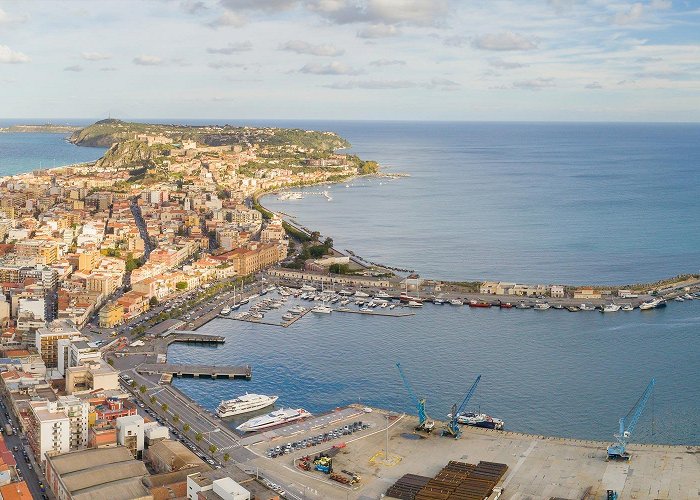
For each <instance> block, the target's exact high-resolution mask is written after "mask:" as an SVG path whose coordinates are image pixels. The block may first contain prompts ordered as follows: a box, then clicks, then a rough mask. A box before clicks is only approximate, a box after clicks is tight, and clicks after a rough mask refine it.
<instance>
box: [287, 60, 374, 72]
mask: <svg viewBox="0 0 700 500" xmlns="http://www.w3.org/2000/svg"><path fill="white" fill-rule="evenodd" d="M299 72H300V73H309V74H312V75H357V74H359V73H361V71H359V70H357V69H355V68H351V67H349V66H345V65H344V64H342V63H339V62H337V61H333V62H331V63H328V64H319V63H313V62H312V63H309V64H306V65H304V66H303V67H302V68H301V69H300V70H299Z"/></svg>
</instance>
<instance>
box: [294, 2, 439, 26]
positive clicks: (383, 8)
mask: <svg viewBox="0 0 700 500" xmlns="http://www.w3.org/2000/svg"><path fill="white" fill-rule="evenodd" d="M306 6H307V8H308V9H310V10H311V11H313V12H316V13H317V14H318V15H320V16H322V17H324V18H326V19H328V20H329V21H331V22H334V23H337V24H348V23H373V24H391V25H413V26H428V25H434V24H436V23H437V21H438V20H439V19H442V18H443V17H444V16H445V15H446V14H447V13H448V12H449V9H448V0H309V1H308V2H307V3H306Z"/></svg>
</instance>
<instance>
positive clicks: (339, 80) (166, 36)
mask: <svg viewBox="0 0 700 500" xmlns="http://www.w3.org/2000/svg"><path fill="white" fill-rule="evenodd" d="M107 116H111V117H117V118H123V119H129V118H132V119H148V118H159V119H167V118H173V119H186V118H190V119H207V118H216V119H227V118H236V119H240V118H250V119H252V118H263V119H265V118H266V119H330V120H333V119H348V120H474V121H481V120H497V121H509V120H512V121H667V122H684V121H691V122H697V121H699V120H700V0H644V1H637V2H635V1H629V0H619V1H618V0H478V1H476V0H142V1H132V0H113V1H112V0H99V1H94V0H74V1H68V0H66V1H62V0H41V1H40V0H0V118H103V117H107Z"/></svg>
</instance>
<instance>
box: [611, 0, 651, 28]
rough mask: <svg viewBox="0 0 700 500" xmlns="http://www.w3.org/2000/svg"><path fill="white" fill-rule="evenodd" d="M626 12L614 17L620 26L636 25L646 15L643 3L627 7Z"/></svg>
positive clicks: (623, 11)
mask: <svg viewBox="0 0 700 500" xmlns="http://www.w3.org/2000/svg"><path fill="white" fill-rule="evenodd" d="M626 7H627V8H626V9H625V10H621V11H620V12H618V13H617V14H615V16H614V17H613V22H614V23H615V24H619V25H626V24H634V23H636V22H637V21H639V20H640V19H641V18H642V16H643V15H644V5H642V3H641V2H637V3H633V4H632V5H627V6H626Z"/></svg>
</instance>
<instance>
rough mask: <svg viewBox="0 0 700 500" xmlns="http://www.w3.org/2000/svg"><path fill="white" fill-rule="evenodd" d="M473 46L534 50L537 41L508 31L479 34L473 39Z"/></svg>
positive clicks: (485, 48)
mask: <svg viewBox="0 0 700 500" xmlns="http://www.w3.org/2000/svg"><path fill="white" fill-rule="evenodd" d="M472 46H473V47H475V48H477V49H482V50H532V49H536V48H537V43H535V42H534V41H533V40H531V39H529V38H527V37H526V36H524V35H521V34H519V33H513V32H511V31H506V32H503V33H488V34H485V35H479V36H477V37H475V38H474V39H473V40H472Z"/></svg>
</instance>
